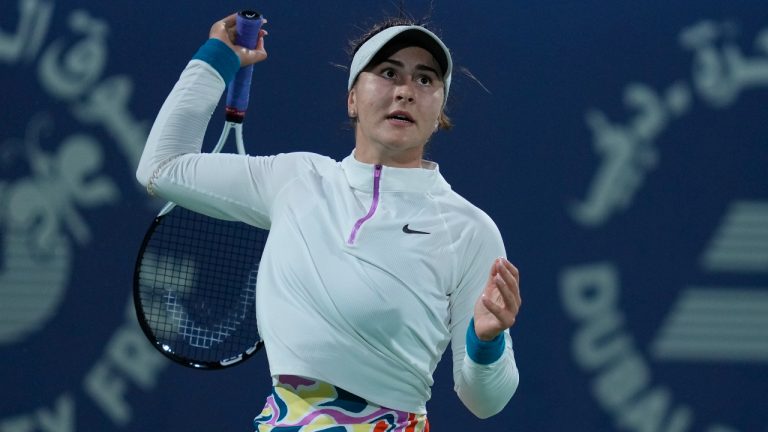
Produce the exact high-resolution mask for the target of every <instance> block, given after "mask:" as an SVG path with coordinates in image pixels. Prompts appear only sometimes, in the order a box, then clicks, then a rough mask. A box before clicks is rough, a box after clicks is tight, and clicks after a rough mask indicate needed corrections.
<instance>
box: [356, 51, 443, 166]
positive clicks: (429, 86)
mask: <svg viewBox="0 0 768 432" xmlns="http://www.w3.org/2000/svg"><path fill="white" fill-rule="evenodd" d="M439 70H440V67H439V66H438V64H437V61H435V59H434V57H432V54H430V53H429V51H427V50H425V49H423V48H420V47H407V48H403V49H401V50H400V51H397V52H396V53H394V54H393V55H391V56H390V57H389V58H387V59H386V60H384V61H383V62H381V63H379V64H378V65H375V66H373V67H368V68H367V69H366V70H365V71H363V72H362V73H360V75H359V76H358V78H357V82H356V83H355V86H354V87H353V88H352V90H350V92H349V97H348V100H347V108H348V110H349V114H350V115H351V116H353V117H357V126H356V130H355V149H356V150H355V156H356V158H357V159H358V160H360V161H361V162H367V163H381V164H384V165H391V166H420V164H421V157H422V153H423V151H424V145H425V144H426V143H427V141H428V140H429V137H430V136H431V135H432V133H434V132H435V130H436V129H437V120H438V117H439V115H440V111H441V110H442V107H443V98H444V88H443V82H442V80H441V78H440V72H439Z"/></svg>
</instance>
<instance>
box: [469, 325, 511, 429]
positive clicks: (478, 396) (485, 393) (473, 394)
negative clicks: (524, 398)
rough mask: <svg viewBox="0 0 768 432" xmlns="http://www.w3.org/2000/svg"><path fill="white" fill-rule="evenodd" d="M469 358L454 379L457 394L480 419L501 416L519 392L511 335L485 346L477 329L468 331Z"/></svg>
mask: <svg viewBox="0 0 768 432" xmlns="http://www.w3.org/2000/svg"><path fill="white" fill-rule="evenodd" d="M466 344H467V345H466V354H464V356H463V360H462V363H461V366H460V368H457V370H456V372H455V374H454V375H455V376H454V381H455V390H456V393H457V394H458V396H459V398H460V399H461V401H462V402H463V403H464V405H465V406H466V407H467V408H468V409H469V410H470V411H471V412H472V413H473V414H475V415H476V416H477V417H480V418H487V417H490V416H492V415H495V414H498V413H499V412H500V411H501V410H502V409H503V408H504V407H505V406H506V405H507V403H508V402H509V400H510V399H511V398H512V395H514V393H515V390H517V385H518V382H519V379H520V377H519V374H518V370H517V365H516V363H515V357H514V352H513V350H512V339H511V338H510V336H509V333H507V332H502V334H501V335H499V337H498V339H496V340H494V341H491V342H481V341H479V339H477V336H476V335H475V334H474V329H473V326H472V324H471V322H470V326H469V328H468V331H467V341H466Z"/></svg>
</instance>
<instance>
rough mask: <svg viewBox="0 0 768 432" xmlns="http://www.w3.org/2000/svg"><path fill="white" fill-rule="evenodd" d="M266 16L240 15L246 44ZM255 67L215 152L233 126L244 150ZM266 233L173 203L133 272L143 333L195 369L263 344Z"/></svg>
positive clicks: (245, 74) (237, 85) (232, 100)
mask: <svg viewBox="0 0 768 432" xmlns="http://www.w3.org/2000/svg"><path fill="white" fill-rule="evenodd" d="M262 23H263V18H262V17H261V15H260V14H259V13H257V12H253V11H242V12H239V13H238V14H237V24H236V26H237V38H236V43H237V44H238V45H240V46H245V47H250V48H254V47H255V46H256V42H257V41H258V36H259V30H260V28H261V25H262ZM252 74H253V65H251V66H248V67H245V68H241V69H240V70H239V71H238V73H237V75H236V76H235V78H234V80H233V81H232V82H231V83H230V85H229V87H228V90H227V98H226V104H225V117H226V121H225V124H224V130H223V131H222V133H221V136H220V138H219V141H218V142H217V144H216V146H215V147H214V148H213V150H212V151H211V153H218V152H220V151H221V149H222V147H224V144H225V143H226V141H227V139H228V137H229V135H230V134H231V133H232V132H234V135H235V144H236V146H237V152H238V153H239V154H245V147H244V145H243V129H242V128H243V120H244V119H245V112H246V110H247V108H248V101H249V92H250V87H251V77H252ZM266 238H267V231H265V230H262V229H258V228H255V227H252V226H250V225H246V224H245V223H242V222H232V221H223V220H219V219H214V218H210V217H207V216H204V215H202V214H199V213H195V212H192V211H190V210H187V209H185V208H182V207H177V206H176V204H174V203H172V202H169V203H167V204H166V205H165V206H164V207H163V209H162V210H161V211H160V213H159V214H158V215H157V217H156V218H155V220H154V222H153V223H152V225H151V226H150V227H149V230H148V231H147V233H146V235H145V236H144V241H143V242H142V245H141V248H140V250H139V254H138V258H137V260H136V267H135V270H134V277H133V300H134V306H135V308H136V315H137V317H138V320H139V324H140V325H141V329H142V330H143V331H144V334H145V335H146V336H147V338H148V339H149V340H150V342H151V343H152V345H153V346H154V347H155V348H157V349H158V350H159V351H160V352H161V353H163V354H164V355H165V356H167V357H168V358H170V359H171V360H173V361H175V362H177V363H179V364H182V365H184V366H188V367H192V368H196V369H221V368H226V367H230V366H234V365H237V364H240V363H242V362H243V361H245V360H247V359H248V358H250V357H251V356H253V354H255V353H256V352H257V351H258V350H259V349H261V347H262V346H263V342H262V340H261V337H260V336H259V333H258V329H257V327H256V311H255V306H256V275H257V274H258V271H259V262H260V260H261V252H262V250H263V249H264V243H265V241H266Z"/></svg>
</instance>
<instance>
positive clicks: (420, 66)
mask: <svg viewBox="0 0 768 432" xmlns="http://www.w3.org/2000/svg"><path fill="white" fill-rule="evenodd" d="M382 63H392V64H393V65H395V66H398V67H400V68H403V69H404V68H405V64H404V63H403V62H401V61H399V60H393V59H386V60H384V61H382ZM416 70H420V71H427V72H432V73H433V74H435V76H436V77H438V78H440V79H442V78H443V77H442V75H440V73H439V72H438V71H437V70H436V69H435V68H433V67H430V66H427V65H424V64H417V65H416Z"/></svg>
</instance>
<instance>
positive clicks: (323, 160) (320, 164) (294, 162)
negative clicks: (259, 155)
mask: <svg viewBox="0 0 768 432" xmlns="http://www.w3.org/2000/svg"><path fill="white" fill-rule="evenodd" d="M268 157H269V158H272V159H273V162H274V163H275V164H276V165H279V166H281V168H283V169H297V170H299V171H300V170H302V169H303V170H310V171H321V170H326V169H329V168H332V167H335V166H336V165H337V164H338V162H336V161H335V160H333V159H331V158H330V157H328V156H323V155H320V154H317V153H311V152H291V153H279V154H276V155H274V156H268Z"/></svg>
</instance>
